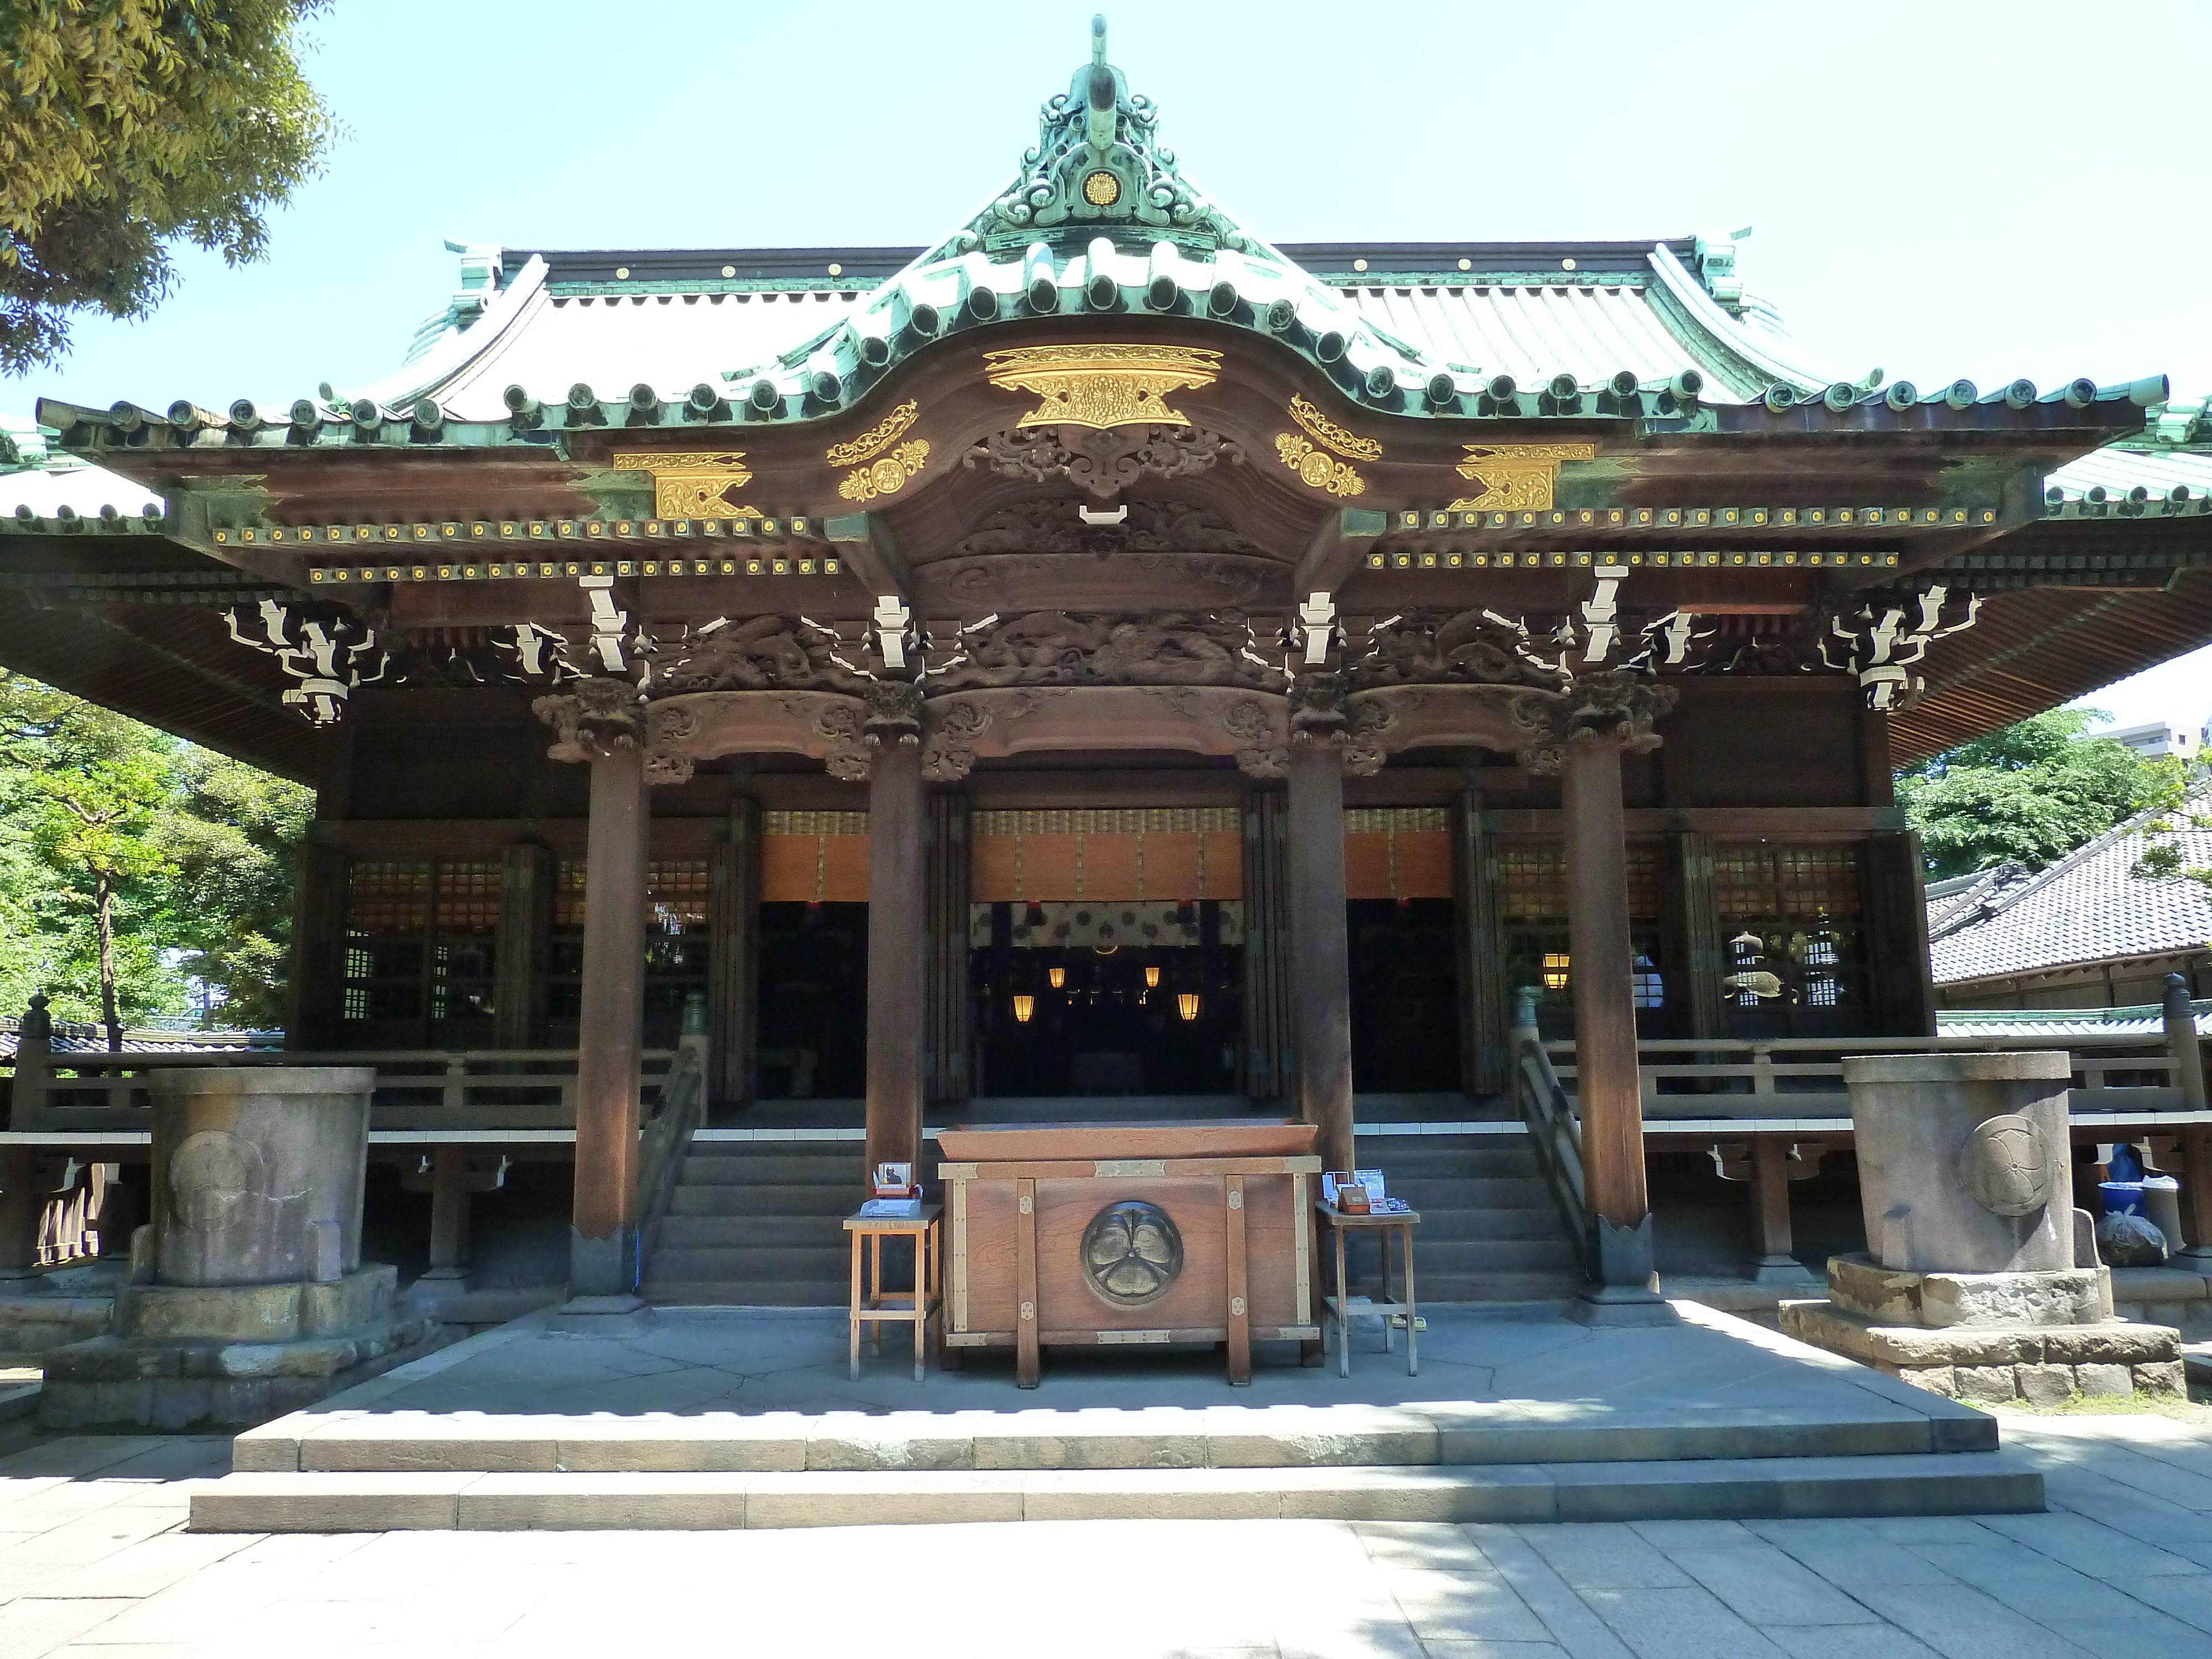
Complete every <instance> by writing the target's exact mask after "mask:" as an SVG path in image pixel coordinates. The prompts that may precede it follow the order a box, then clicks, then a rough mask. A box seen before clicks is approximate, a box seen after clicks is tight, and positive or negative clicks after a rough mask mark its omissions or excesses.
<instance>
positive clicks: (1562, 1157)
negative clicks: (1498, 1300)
mask: <svg viewBox="0 0 2212 1659" xmlns="http://www.w3.org/2000/svg"><path fill="white" fill-rule="evenodd" d="M1511 1042H1512V1045H1513V1103H1514V1105H1515V1106H1516V1108H1517V1109H1518V1110H1519V1111H1520V1114H1521V1121H1522V1122H1523V1123H1525V1124H1527V1125H1528V1143H1529V1146H1531V1147H1532V1148H1533V1149H1534V1152H1535V1154H1536V1164H1537V1167H1538V1168H1539V1169H1540V1170H1541V1171H1542V1172H1543V1176H1544V1184H1545V1185H1546V1186H1547V1188H1550V1190H1551V1194H1552V1201H1553V1203H1554V1204H1556V1205H1558V1206H1559V1217H1560V1218H1561V1219H1562V1220H1563V1221H1565V1223H1566V1226H1567V1237H1569V1238H1570V1239H1571V1241H1572V1242H1573V1244H1574V1248H1575V1255H1576V1259H1577V1261H1578V1262H1579V1263H1580V1264H1581V1266H1582V1267H1583V1271H1585V1272H1588V1271H1589V1267H1590V1265H1591V1264H1590V1260H1589V1257H1590V1229H1589V1207H1588V1205H1587V1202H1586V1200H1584V1197H1583V1133H1582V1124H1581V1122H1580V1121H1579V1115H1578V1114H1577V1111H1576V1109H1575V1101H1574V1097H1572V1096H1571V1095H1570V1094H1569V1093H1568V1092H1567V1090H1566V1085H1565V1084H1564V1083H1563V1082H1561V1080H1560V1078H1559V1073H1558V1071H1556V1070H1555V1069H1554V1068H1553V1065H1552V1056H1551V1054H1549V1053H1548V1052H1547V1045H1546V1044H1545V1042H1544V1041H1543V1039H1542V1038H1541V1037H1540V1036H1537V1034H1536V1013H1535V1002H1534V999H1533V998H1530V997H1524V998H1523V999H1522V1004H1521V1008H1520V1012H1518V1013H1517V1014H1516V1017H1515V1019H1514V1025H1513V1032H1512V1037H1511Z"/></svg>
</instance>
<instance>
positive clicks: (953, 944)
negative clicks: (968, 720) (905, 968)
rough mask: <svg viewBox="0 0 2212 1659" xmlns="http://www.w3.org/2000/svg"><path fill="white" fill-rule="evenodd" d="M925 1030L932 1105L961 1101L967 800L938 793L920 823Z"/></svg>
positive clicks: (964, 1094)
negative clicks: (925, 940)
mask: <svg viewBox="0 0 2212 1659" xmlns="http://www.w3.org/2000/svg"><path fill="white" fill-rule="evenodd" d="M925 823H926V832H925V836H924V841H925V844H926V857H927V870H926V872H925V874H924V878H923V888H924V905H925V908H926V909H927V914H928V918H929V929H928V951H929V959H928V965H927V975H928V985H927V999H928V1026H927V1041H926V1042H924V1043H923V1057H924V1069H925V1070H926V1071H927V1074H928V1095H929V1098H930V1099H932V1100H948V1101H952V1100H965V1099H967V1098H968V1097H969V1093H970V1085H969V1077H968V1012H969V1010H968V1004H969V974H968V798H967V796H966V795H964V794H963V793H960V792H959V791H957V790H950V789H948V790H942V791H939V793H936V794H933V795H932V796H931V797H930V798H929V803H928V810H927V817H926V819H925Z"/></svg>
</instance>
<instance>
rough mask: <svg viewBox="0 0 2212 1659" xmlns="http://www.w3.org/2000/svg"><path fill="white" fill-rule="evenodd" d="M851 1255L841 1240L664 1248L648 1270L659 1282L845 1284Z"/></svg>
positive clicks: (652, 1260) (658, 1252)
mask: <svg viewBox="0 0 2212 1659" xmlns="http://www.w3.org/2000/svg"><path fill="white" fill-rule="evenodd" d="M851 1261H852V1258H851V1255H850V1252H849V1251H848V1249H847V1247H846V1245H845V1243H844V1240H843V1238H842V1237H839V1238H838V1239H837V1240H836V1242H835V1243H824V1244H747V1245H742V1246H738V1247H735V1248H731V1249H712V1248H705V1249H701V1248H684V1247H679V1248H677V1249H667V1248H663V1249H657V1250H655V1251H654V1252H653V1256H652V1259H651V1261H648V1262H647V1266H646V1278H647V1281H648V1282H650V1281H652V1280H653V1279H756V1280H764V1279H817V1280H818V1279H835V1280H836V1281H837V1282H838V1283H840V1284H842V1283H843V1282H844V1281H845V1279H847V1277H848V1273H849V1272H850V1268H851Z"/></svg>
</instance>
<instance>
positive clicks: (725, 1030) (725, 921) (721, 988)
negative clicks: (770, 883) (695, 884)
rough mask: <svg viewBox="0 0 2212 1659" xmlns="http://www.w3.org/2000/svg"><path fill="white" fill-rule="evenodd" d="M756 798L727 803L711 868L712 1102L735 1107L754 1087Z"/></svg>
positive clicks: (757, 902)
mask: <svg viewBox="0 0 2212 1659" xmlns="http://www.w3.org/2000/svg"><path fill="white" fill-rule="evenodd" d="M760 869H761V827H760V803H759V802H757V801H756V800H754V799H751V798H750V796H744V795H740V796H738V798H736V799H733V800H732V801H731V803H730V822H729V833H728V834H727V835H726V836H725V837H724V838H723V840H722V841H721V842H719V843H718V844H717V845H716V846H715V848H714V862H713V865H712V866H711V867H710V869H709V871H708V891H707V902H708V907H709V909H710V915H709V926H708V951H709V952H710V954H709V957H708V963H707V1011H708V1012H707V1020H708V1054H709V1055H710V1056H711V1061H710V1064H711V1066H712V1074H711V1075H710V1076H709V1078H708V1104H709V1105H710V1106H740V1105H744V1104H745V1103H748V1102H750V1100H751V1099H752V1097H753V1091H754V1089H755V1088H756V1087H757V1083H756V1080H755V1079H756V1078H757V1072H758V1063H757V1051H758V1048H759V1046H760Z"/></svg>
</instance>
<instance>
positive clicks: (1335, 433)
mask: <svg viewBox="0 0 2212 1659" xmlns="http://www.w3.org/2000/svg"><path fill="white" fill-rule="evenodd" d="M1291 419H1292V420H1294V421H1296V422H1297V423H1298V424H1299V425H1300V426H1302V427H1304V428H1305V429H1306V431H1307V432H1308V434H1310V435H1311V436H1312V438H1313V440H1314V441H1315V442H1316V443H1318V444H1320V445H1321V446H1322V447H1323V448H1325V449H1333V450H1334V451H1335V452H1336V453H1338V454H1340V455H1348V456H1350V457H1351V458H1352V459H1353V460H1355V461H1379V460H1381V459H1383V446H1382V445H1381V444H1380V443H1379V442H1377V441H1376V440H1375V439H1373V438H1363V437H1361V436H1360V435H1358V433H1356V432H1347V431H1346V430H1345V429H1344V428H1342V427H1340V426H1339V425H1338V424H1337V423H1336V422H1334V421H1332V420H1330V419H1329V418H1328V416H1326V415H1324V414H1322V412H1321V410H1318V409H1316V408H1315V407H1314V406H1313V405H1312V404H1310V403H1308V402H1307V401H1306V400H1305V399H1304V398H1302V397H1300V396H1299V395H1298V394H1297V392H1292V393H1291Z"/></svg>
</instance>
